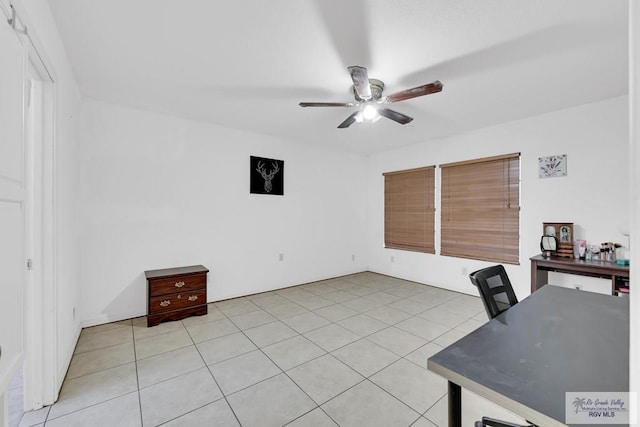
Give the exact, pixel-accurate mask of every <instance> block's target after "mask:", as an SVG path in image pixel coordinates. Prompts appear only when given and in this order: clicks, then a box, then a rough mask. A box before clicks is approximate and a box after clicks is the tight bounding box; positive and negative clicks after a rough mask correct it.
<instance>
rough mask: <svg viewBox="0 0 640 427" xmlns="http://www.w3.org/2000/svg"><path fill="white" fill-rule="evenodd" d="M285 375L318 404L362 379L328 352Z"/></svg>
mask: <svg viewBox="0 0 640 427" xmlns="http://www.w3.org/2000/svg"><path fill="white" fill-rule="evenodd" d="M287 375H289V377H291V379H292V380H293V381H295V383H296V384H298V386H300V388H301V389H302V390H304V391H305V393H307V394H308V395H309V396H310V397H311V398H312V399H313V400H314V401H315V402H316V403H317V404H318V405H322V404H323V403H324V402H326V401H327V400H329V399H331V398H333V397H335V396H337V395H338V394H340V393H342V392H343V391H345V390H347V389H348V388H350V387H352V386H354V385H356V384H357V383H359V382H360V381H362V380H363V379H364V377H363V376H362V375H360V374H358V373H357V372H356V371H354V370H353V369H351V368H349V367H348V366H347V365H345V364H344V363H342V362H340V361H339V360H338V359H336V358H335V357H333V356H331V355H330V354H327V355H324V356H321V357H318V358H317V359H314V360H311V361H309V362H307V363H303V364H302V365H300V366H297V367H295V368H293V369H290V370H289V371H287Z"/></svg>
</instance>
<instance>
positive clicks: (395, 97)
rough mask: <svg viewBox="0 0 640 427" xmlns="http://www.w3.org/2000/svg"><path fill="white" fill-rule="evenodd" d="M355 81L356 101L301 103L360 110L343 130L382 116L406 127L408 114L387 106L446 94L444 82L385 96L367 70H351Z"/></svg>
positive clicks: (344, 124) (381, 83)
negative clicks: (440, 93) (443, 92)
mask: <svg viewBox="0 0 640 427" xmlns="http://www.w3.org/2000/svg"><path fill="white" fill-rule="evenodd" d="M347 69H348V70H349V73H350V74H351V80H353V87H352V89H353V95H354V97H355V100H356V102H301V103H300V106H301V107H360V108H359V109H358V111H356V112H354V113H353V114H351V115H350V116H349V117H347V119H346V120H345V121H344V122H342V123H340V124H339V125H338V128H339V129H344V128H348V127H349V126H351V125H352V124H353V123H355V122H358V123H362V122H363V121H364V120H370V121H371V122H376V121H378V120H379V119H380V117H386V118H387V119H391V120H393V121H395V122H398V123H400V124H401V125H406V124H407V123H409V122H411V121H412V120H413V118H412V117H409V116H407V115H405V114H402V113H399V112H397V111H394V110H391V109H389V108H386V107H383V105H385V104H391V103H392V102H398V101H404V100H407V99H411V98H416V97H418V96H424V95H430V94H432V93H438V92H440V91H442V83H440V81H439V80H436V81H435V82H433V83H429V84H426V85H422V86H418V87H414V88H412V89H406V90H403V91H400V92H396V93H394V94H392V95H389V96H385V97H383V96H382V91H383V90H384V83H383V82H382V81H380V80H376V79H370V78H369V75H368V73H367V69H366V68H365V67H360V66H357V65H356V66H351V67H347Z"/></svg>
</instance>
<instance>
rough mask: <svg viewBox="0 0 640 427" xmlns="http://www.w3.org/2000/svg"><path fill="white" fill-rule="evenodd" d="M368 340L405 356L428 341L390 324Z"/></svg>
mask: <svg viewBox="0 0 640 427" xmlns="http://www.w3.org/2000/svg"><path fill="white" fill-rule="evenodd" d="M367 339H368V340H370V341H372V342H374V343H376V344H378V345H379V346H380V347H383V348H386V349H387V350H389V351H392V352H394V353H395V354H397V355H398V356H405V355H407V354H409V353H411V352H412V351H415V350H417V349H418V348H420V347H422V346H423V345H425V344H426V343H427V341H426V340H425V339H423V338H420V337H417V336H415V335H413V334H410V333H409V332H406V331H403V330H402V329H398V328H396V327H395V326H390V327H388V328H387V329H383V330H381V331H378V332H376V333H375V334H371V335H369V336H368V337H367Z"/></svg>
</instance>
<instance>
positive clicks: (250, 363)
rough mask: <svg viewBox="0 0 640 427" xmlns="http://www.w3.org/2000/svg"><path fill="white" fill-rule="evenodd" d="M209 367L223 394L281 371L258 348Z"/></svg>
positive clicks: (240, 388) (233, 391)
mask: <svg viewBox="0 0 640 427" xmlns="http://www.w3.org/2000/svg"><path fill="white" fill-rule="evenodd" d="M209 368H210V369H211V372H212V373H213V375H214V376H215V378H216V381H217V382H218V384H219V385H220V388H221V389H222V391H223V392H224V394H225V395H229V394H231V393H235V392H237V391H239V390H242V389H243V388H246V387H249V386H251V385H253V384H256V383H258V382H260V381H262V380H265V379H267V378H270V377H273V376H275V375H277V374H279V373H281V372H282V371H281V369H280V368H278V367H277V366H276V365H274V364H273V362H272V361H271V360H269V359H268V358H267V357H266V356H265V355H264V354H263V353H262V352H261V351H259V350H256V351H252V352H250V353H245V354H243V355H241V356H238V357H235V358H233V359H230V360H225V361H224V362H219V363H216V364H214V365H211V366H209Z"/></svg>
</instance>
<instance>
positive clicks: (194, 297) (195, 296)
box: [189, 295, 198, 301]
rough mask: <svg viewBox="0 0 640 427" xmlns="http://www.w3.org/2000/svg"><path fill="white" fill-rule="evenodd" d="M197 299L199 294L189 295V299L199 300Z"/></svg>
mask: <svg viewBox="0 0 640 427" xmlns="http://www.w3.org/2000/svg"><path fill="white" fill-rule="evenodd" d="M197 299H198V295H191V296H190V297H189V301H195V300H197Z"/></svg>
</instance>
